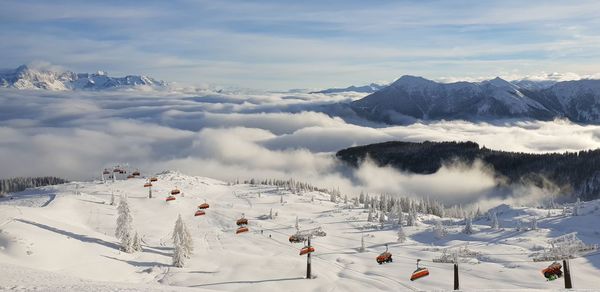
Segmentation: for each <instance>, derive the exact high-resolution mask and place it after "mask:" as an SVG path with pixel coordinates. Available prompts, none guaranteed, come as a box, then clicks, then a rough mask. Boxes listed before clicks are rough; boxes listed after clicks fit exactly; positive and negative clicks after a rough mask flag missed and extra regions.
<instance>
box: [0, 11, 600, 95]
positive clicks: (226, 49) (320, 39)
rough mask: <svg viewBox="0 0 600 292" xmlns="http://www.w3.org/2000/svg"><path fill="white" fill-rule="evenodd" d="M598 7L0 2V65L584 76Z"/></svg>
mask: <svg viewBox="0 0 600 292" xmlns="http://www.w3.org/2000/svg"><path fill="white" fill-rule="evenodd" d="M598 15H600V2H599V1H596V0H592V1H548V0H546V1H522V0H519V1H428V0H419V1H378V0H374V1H362V0H361V1H353V0H348V1H336V0H334V1H312V0H308V1H284V0H276V1H275V0H273V1H248V0H243V1H242V0H232V1H217V0H197V1H194V0H180V1H133V0H130V1H111V0H103V1H29V0H4V1H2V3H1V4H0V27H2V29H1V30H0V39H2V41H1V42H0V67H4V68H10V67H16V66H18V65H20V64H23V63H29V62H32V61H44V62H50V63H52V64H57V65H62V66H64V67H65V68H67V69H70V70H74V71H78V72H89V71H96V70H100V69H101V70H105V71H108V72H109V74H111V75H123V74H146V75H150V76H153V77H156V78H159V79H163V80H166V81H178V82H182V83H186V84H192V85H200V84H221V85H237V86H242V87H249V88H262V89H287V88H319V87H332V86H345V85H350V84H365V83H368V82H371V81H380V80H382V81H383V80H385V81H393V80H394V79H396V78H398V77H399V76H401V75H403V74H413V75H422V76H425V77H429V78H435V79H445V78H450V79H452V78H479V77H493V76H497V75H500V76H504V77H507V78H510V77H512V76H523V75H539V74H543V73H550V72H561V73H566V72H573V73H576V74H579V75H586V74H594V73H598V71H599V70H598V69H597V68H598V66H599V65H600V64H599V63H600V62H599V61H600V58H599V57H600V35H599V32H600V18H599V17H598Z"/></svg>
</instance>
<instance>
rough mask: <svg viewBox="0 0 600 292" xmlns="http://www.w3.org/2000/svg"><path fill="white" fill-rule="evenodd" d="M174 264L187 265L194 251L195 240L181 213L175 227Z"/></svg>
mask: <svg viewBox="0 0 600 292" xmlns="http://www.w3.org/2000/svg"><path fill="white" fill-rule="evenodd" d="M172 239H173V247H174V248H173V265H174V266H176V267H178V268H182V267H183V266H184V265H185V261H186V259H189V258H190V256H191V255H192V252H193V251H194V242H193V240H192V234H191V233H190V231H189V230H188V228H187V226H185V223H184V222H183V219H181V214H180V215H179V217H178V218H177V221H175V228H174V229H173V237H172Z"/></svg>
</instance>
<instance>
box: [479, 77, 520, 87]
mask: <svg viewBox="0 0 600 292" xmlns="http://www.w3.org/2000/svg"><path fill="white" fill-rule="evenodd" d="M482 83H483V84H490V85H493V86H496V87H500V88H511V89H516V88H518V87H517V86H516V85H514V84H512V83H510V82H508V81H506V80H504V79H502V78H500V77H496V78H494V79H492V80H488V81H484V82H482Z"/></svg>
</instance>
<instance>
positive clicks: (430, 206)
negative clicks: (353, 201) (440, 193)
mask: <svg viewBox="0 0 600 292" xmlns="http://www.w3.org/2000/svg"><path fill="white" fill-rule="evenodd" d="M358 202H359V204H362V206H363V208H365V209H367V210H371V209H373V211H374V212H378V211H380V212H384V213H385V214H398V212H397V209H398V207H400V209H401V210H404V211H405V212H407V213H408V214H409V215H410V214H416V213H422V214H431V215H436V216H438V217H454V218H464V217H466V216H467V215H470V214H471V212H470V211H467V210H464V209H463V207H462V206H460V205H455V206H452V207H450V208H447V207H445V206H444V204H442V203H441V202H439V201H437V200H433V199H430V198H410V197H399V196H395V195H384V194H381V195H379V196H375V195H373V196H369V194H365V193H363V192H361V193H360V195H359V196H358ZM411 219H414V218H407V221H411ZM409 226H410V225H409Z"/></svg>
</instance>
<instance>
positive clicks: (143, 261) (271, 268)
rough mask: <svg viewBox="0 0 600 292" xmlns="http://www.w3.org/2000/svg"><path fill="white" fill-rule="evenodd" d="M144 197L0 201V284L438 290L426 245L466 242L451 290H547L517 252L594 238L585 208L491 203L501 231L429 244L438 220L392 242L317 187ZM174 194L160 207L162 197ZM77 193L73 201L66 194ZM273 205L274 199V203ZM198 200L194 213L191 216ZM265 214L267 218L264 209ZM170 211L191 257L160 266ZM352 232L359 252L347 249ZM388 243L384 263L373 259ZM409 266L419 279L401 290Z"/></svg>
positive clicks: (481, 227) (132, 189) (585, 284)
mask: <svg viewBox="0 0 600 292" xmlns="http://www.w3.org/2000/svg"><path fill="white" fill-rule="evenodd" d="M157 177H158V181H157V182H155V183H153V184H154V186H153V196H154V198H152V199H149V198H148V189H147V188H144V187H143V184H144V182H145V180H144V179H141V178H135V179H128V180H121V181H116V182H114V183H113V182H108V183H102V182H101V181H93V182H78V183H76V184H75V183H71V184H65V185H58V186H50V187H42V188H36V189H30V190H27V191H24V192H22V193H16V194H12V196H11V197H12V199H10V198H4V199H0V200H1V201H0V290H3V289H23V290H33V289H40V290H63V291H64V290H87V291H106V290H126V291H162V290H164V291H171V290H173V291H175V290H178V291H179V290H183V291H187V290H190V291H284V290H287V291H424V290H425V291H445V290H451V289H452V287H453V286H452V285H453V282H452V281H453V272H452V271H453V270H452V268H453V267H452V265H451V264H445V263H434V262H432V260H433V259H434V258H436V257H439V256H440V255H441V252H440V249H441V248H444V247H448V246H459V245H465V244H468V245H467V248H468V249H469V250H470V251H472V252H476V253H477V256H475V257H472V258H469V259H464V260H463V262H461V264H460V265H459V267H460V282H461V288H462V289H463V290H464V291H481V290H486V291H487V290H490V291H495V290H517V291H522V290H560V289H561V288H562V287H563V280H562V279H559V280H557V281H553V282H547V281H545V279H544V278H543V276H542V275H541V273H540V270H541V269H542V268H545V267H546V266H547V265H548V264H549V263H540V262H533V261H532V259H531V257H530V255H531V254H532V253H534V252H536V251H539V250H540V249H542V248H543V247H546V246H547V240H548V239H549V238H552V237H556V236H559V235H563V234H566V233H569V232H573V231H576V232H578V237H579V238H580V239H582V240H583V241H584V242H586V243H590V244H591V243H600V229H599V228H598V227H597V222H598V220H599V219H600V211H599V210H598V208H599V206H600V202H597V201H594V202H586V203H584V204H583V207H582V209H581V216H567V215H563V212H562V210H559V209H556V210H550V211H548V210H545V209H544V210H542V209H535V208H524V207H519V208H516V207H510V206H500V207H499V208H498V218H499V220H500V223H501V226H502V229H501V230H492V229H491V228H490V227H489V222H487V220H485V219H481V220H478V221H475V222H474V228H475V230H476V232H475V233H474V234H472V235H466V234H463V233H461V230H462V228H463V226H461V225H460V223H459V220H455V219H448V218H446V219H444V220H445V221H446V222H447V223H455V224H453V225H450V226H447V229H448V232H449V235H448V236H447V237H445V238H442V239H436V238H435V237H434V234H433V231H432V227H433V224H434V222H435V220H437V219H438V218H437V217H435V216H432V215H421V214H420V215H419V225H418V226H415V227H404V231H405V232H406V235H407V238H408V240H407V241H406V242H404V243H397V242H396V239H397V229H396V227H394V225H393V224H392V223H386V224H384V227H383V228H380V224H379V223H372V222H367V220H366V218H367V210H365V209H363V208H358V207H352V206H350V205H345V204H343V203H333V202H330V201H329V195H328V194H324V193H320V192H307V193H302V194H300V195H296V194H292V193H290V192H288V191H285V190H283V189H278V188H277V187H274V186H261V185H257V186H253V185H247V184H237V185H229V184H228V183H225V182H221V181H217V180H214V179H210V178H203V177H191V176H187V175H184V174H181V173H178V172H165V173H162V174H160V175H158V176H157ZM174 188H178V189H179V190H181V191H182V193H183V195H179V196H177V199H176V200H175V201H173V202H169V203H167V202H166V201H165V197H166V196H167V194H168V193H169V192H170V191H171V190H172V189H174ZM76 192H78V193H79V194H76ZM112 192H114V194H115V195H116V196H119V195H121V194H126V195H127V196H128V201H129V204H130V207H131V208H132V215H133V220H134V222H133V225H134V227H135V230H136V231H138V232H139V234H140V236H141V237H142V245H143V249H144V251H143V252H141V253H134V254H127V253H124V252H121V251H120V250H119V246H118V241H117V240H116V239H115V237H114V230H115V227H116V226H115V224H116V218H117V210H116V206H111V205H110V200H111V193H112ZM282 198H283V203H281V199H282ZM204 202H207V203H209V204H210V208H209V209H207V210H206V215H205V216H199V217H194V212H195V211H196V209H197V206H198V205H199V204H201V203H204ZM271 209H272V210H273V213H274V214H275V213H276V214H277V216H275V217H274V218H273V219H268V214H269V211H270V210H271ZM242 213H243V214H244V215H245V217H246V218H248V220H249V228H250V232H247V233H242V234H238V235H236V234H235V230H236V227H237V226H236V225H235V220H236V219H238V218H240V217H241V216H242ZM179 214H181V215H182V217H183V219H184V222H185V223H186V225H187V226H188V228H189V229H190V231H191V232H192V235H193V239H194V254H193V256H192V258H191V259H189V260H188V262H187V263H186V266H185V267H184V268H174V267H173V266H172V265H171V254H172V241H171V231H172V229H173V227H174V224H175V220H176V219H177V216H178V215H179ZM533 216H537V217H539V218H540V219H539V221H538V226H539V229H538V230H529V231H517V230H516V226H517V225H516V222H517V220H522V221H523V222H526V221H528V220H531V218H533ZM296 217H298V218H299V227H300V229H309V228H316V227H322V229H323V230H324V231H325V232H327V236H325V237H317V238H314V239H313V240H312V245H313V246H314V247H315V249H316V251H315V252H314V253H313V254H312V274H313V279H305V276H306V256H299V250H300V249H301V248H302V247H303V245H302V244H301V243H296V244H293V243H290V242H289V241H288V237H289V236H290V235H291V234H293V233H295V232H296V229H295V222H296ZM361 234H364V239H365V245H366V250H365V251H364V252H359V247H360V241H361ZM386 243H387V244H388V246H389V250H390V252H391V253H392V254H393V259H394V261H393V262H392V263H387V264H383V265H379V264H377V263H376V261H375V257H376V256H377V255H378V254H379V253H381V252H383V251H385V244H386ZM417 259H422V264H421V266H425V267H427V268H429V270H430V275H429V276H427V277H425V278H422V279H419V280H417V281H414V282H411V281H410V280H409V278H410V275H411V273H412V272H413V271H414V270H415V267H416V266H415V264H416V260H417ZM571 268H572V273H573V275H572V278H573V283H574V286H575V288H578V289H581V290H586V289H589V290H590V291H597V290H598V288H597V283H598V281H599V280H600V254H597V253H593V254H591V255H589V256H587V257H580V258H576V259H572V260H571Z"/></svg>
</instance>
